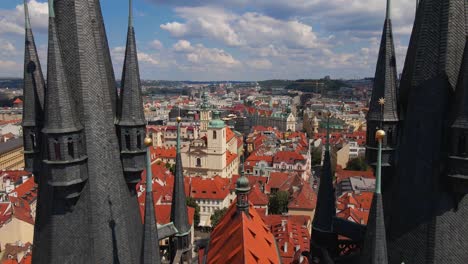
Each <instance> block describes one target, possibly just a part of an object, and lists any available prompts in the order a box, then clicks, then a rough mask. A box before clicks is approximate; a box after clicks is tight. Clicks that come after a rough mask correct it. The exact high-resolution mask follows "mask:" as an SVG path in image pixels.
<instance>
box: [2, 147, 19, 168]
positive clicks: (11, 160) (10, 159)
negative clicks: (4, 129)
mask: <svg viewBox="0 0 468 264" xmlns="http://www.w3.org/2000/svg"><path fill="white" fill-rule="evenodd" d="M23 168H24V155H23V147H22V146H21V147H19V148H16V149H14V150H10V151H8V152H5V153H2V154H0V170H19V169H23Z"/></svg>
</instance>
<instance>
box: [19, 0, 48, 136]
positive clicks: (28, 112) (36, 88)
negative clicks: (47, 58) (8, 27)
mask: <svg viewBox="0 0 468 264" xmlns="http://www.w3.org/2000/svg"><path fill="white" fill-rule="evenodd" d="M24 17H25V50H24V91H23V94H24V111H23V126H32V127H35V126H38V125H40V123H41V122H42V121H41V120H42V118H43V116H42V115H43V114H42V113H43V107H44V91H45V81H44V76H43V74H42V68H41V64H40V62H39V56H38V53H37V49H36V43H35V41H34V35H33V33H32V30H31V22H30V19H29V11H28V4H27V1H26V0H25V1H24Z"/></svg>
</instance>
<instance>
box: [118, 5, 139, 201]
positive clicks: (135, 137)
mask: <svg viewBox="0 0 468 264" xmlns="http://www.w3.org/2000/svg"><path fill="white" fill-rule="evenodd" d="M132 8H133V7H132V0H129V18H128V35H127V48H126V51H125V61H124V66H123V73H122V88H121V92H120V101H119V102H120V104H119V111H118V112H119V120H118V123H117V130H118V135H119V140H120V153H121V159H122V164H123V169H124V173H125V180H126V182H127V185H128V188H129V190H130V191H131V192H132V193H133V194H135V193H136V191H135V185H136V184H137V183H138V182H139V181H140V175H141V172H142V171H143V169H144V164H145V163H144V161H145V150H144V146H143V139H144V138H145V116H144V113H143V101H142V97H141V84H140V72H139V68H138V57H137V48H136V41H135V30H134V28H133V15H132V13H133V12H132Z"/></svg>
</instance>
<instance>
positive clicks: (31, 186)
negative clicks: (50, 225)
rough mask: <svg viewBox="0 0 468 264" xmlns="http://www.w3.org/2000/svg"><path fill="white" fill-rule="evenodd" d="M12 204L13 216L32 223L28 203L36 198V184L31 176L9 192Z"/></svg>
mask: <svg viewBox="0 0 468 264" xmlns="http://www.w3.org/2000/svg"><path fill="white" fill-rule="evenodd" d="M9 199H10V202H11V203H12V204H13V216H14V217H16V218H18V219H19V220H22V221H24V222H27V223H30V224H34V219H33V217H32V215H31V206H30V204H31V203H33V202H34V201H36V199H37V185H36V184H35V182H34V178H33V177H31V178H29V179H28V180H26V181H25V182H24V183H23V184H21V185H19V186H18V187H17V188H16V189H14V190H13V191H12V192H11V193H10V194H9Z"/></svg>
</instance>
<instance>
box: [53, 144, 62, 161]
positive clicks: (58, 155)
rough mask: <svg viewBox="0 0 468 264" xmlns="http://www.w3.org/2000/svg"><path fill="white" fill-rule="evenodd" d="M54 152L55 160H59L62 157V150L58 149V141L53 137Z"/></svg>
mask: <svg viewBox="0 0 468 264" xmlns="http://www.w3.org/2000/svg"><path fill="white" fill-rule="evenodd" d="M53 144H54V154H55V157H54V158H55V160H61V159H62V150H61V149H60V143H59V141H58V139H54V143H53Z"/></svg>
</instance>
